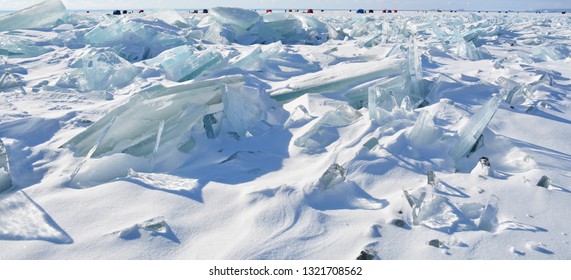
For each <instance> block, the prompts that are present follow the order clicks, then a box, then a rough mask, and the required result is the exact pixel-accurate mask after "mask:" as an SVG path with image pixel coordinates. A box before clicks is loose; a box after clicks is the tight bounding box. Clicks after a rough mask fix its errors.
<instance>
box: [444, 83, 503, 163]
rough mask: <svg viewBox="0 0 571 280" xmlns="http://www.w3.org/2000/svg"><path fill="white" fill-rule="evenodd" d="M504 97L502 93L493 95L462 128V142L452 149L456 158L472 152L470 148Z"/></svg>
mask: <svg viewBox="0 0 571 280" xmlns="http://www.w3.org/2000/svg"><path fill="white" fill-rule="evenodd" d="M503 97H504V96H503V95H502V94H497V95H494V96H492V98H490V100H488V102H486V104H484V105H483V106H482V107H481V108H480V110H479V111H478V112H476V114H474V116H472V118H470V120H469V121H468V123H466V125H465V126H464V127H463V128H462V129H461V130H460V132H459V133H458V135H459V137H460V142H459V143H458V145H457V146H456V147H455V148H453V149H452V151H451V156H452V157H453V158H454V160H459V159H461V158H462V157H464V156H467V155H468V154H469V153H470V150H471V149H472V147H473V146H474V144H476V142H477V141H478V139H479V138H480V135H482V132H483V131H484V129H485V128H486V127H487V126H488V123H489V122H490V121H491V120H492V118H493V117H494V114H496V111H497V110H498V107H499V106H500V102H501V100H502V98H503Z"/></svg>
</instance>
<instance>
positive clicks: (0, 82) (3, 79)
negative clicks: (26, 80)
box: [0, 73, 20, 89]
mask: <svg viewBox="0 0 571 280" xmlns="http://www.w3.org/2000/svg"><path fill="white" fill-rule="evenodd" d="M19 86H20V80H19V79H18V78H17V77H16V76H15V75H14V74H12V73H4V74H2V75H1V76H0V89H10V88H15V87H19Z"/></svg>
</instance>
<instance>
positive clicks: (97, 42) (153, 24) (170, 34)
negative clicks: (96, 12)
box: [84, 17, 190, 61]
mask: <svg viewBox="0 0 571 280" xmlns="http://www.w3.org/2000/svg"><path fill="white" fill-rule="evenodd" d="M179 33H180V29H179V28H178V27H176V26H173V25H170V24H167V23H165V22H163V21H159V20H145V19H141V18H130V17H124V18H118V19H114V20H113V21H111V22H102V23H100V24H99V25H97V26H96V27H95V28H93V29H92V30H91V31H89V32H87V33H86V34H85V35H84V38H85V41H86V42H87V43H89V44H91V45H92V46H95V47H109V48H111V49H112V50H113V51H114V52H115V53H117V54H118V55H120V56H121V57H123V58H124V59H126V60H128V61H140V60H145V59H149V58H152V57H155V56H157V55H158V54H160V53H161V52H163V51H165V50H168V49H171V48H174V47H177V46H180V45H183V44H185V43H189V42H190V41H189V39H186V38H185V37H184V36H180V34H179Z"/></svg>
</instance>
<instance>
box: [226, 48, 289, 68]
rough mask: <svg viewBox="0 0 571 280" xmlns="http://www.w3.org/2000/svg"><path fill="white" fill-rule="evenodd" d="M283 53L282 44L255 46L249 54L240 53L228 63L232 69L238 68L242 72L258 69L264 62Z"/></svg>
mask: <svg viewBox="0 0 571 280" xmlns="http://www.w3.org/2000/svg"><path fill="white" fill-rule="evenodd" d="M283 51H284V50H283V45H282V43H281V42H275V43H272V44H269V45H267V46H257V47H255V48H254V49H252V50H251V51H249V52H245V53H242V54H241V55H239V56H237V57H234V58H232V59H231V60H230V61H229V63H230V65H232V66H234V67H239V68H242V69H244V70H254V69H259V67H260V66H261V65H262V64H263V63H264V62H265V61H266V60H268V59H270V58H272V57H274V56H276V55H278V54H279V53H281V52H283Z"/></svg>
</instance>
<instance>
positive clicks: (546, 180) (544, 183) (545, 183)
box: [536, 175, 551, 189]
mask: <svg viewBox="0 0 571 280" xmlns="http://www.w3.org/2000/svg"><path fill="white" fill-rule="evenodd" d="M536 185H537V186H538V187H542V188H546V189H547V188H548V187H549V186H550V185H551V179H549V177H547V176H545V175H543V176H541V178H540V179H539V181H537V184H536Z"/></svg>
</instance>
